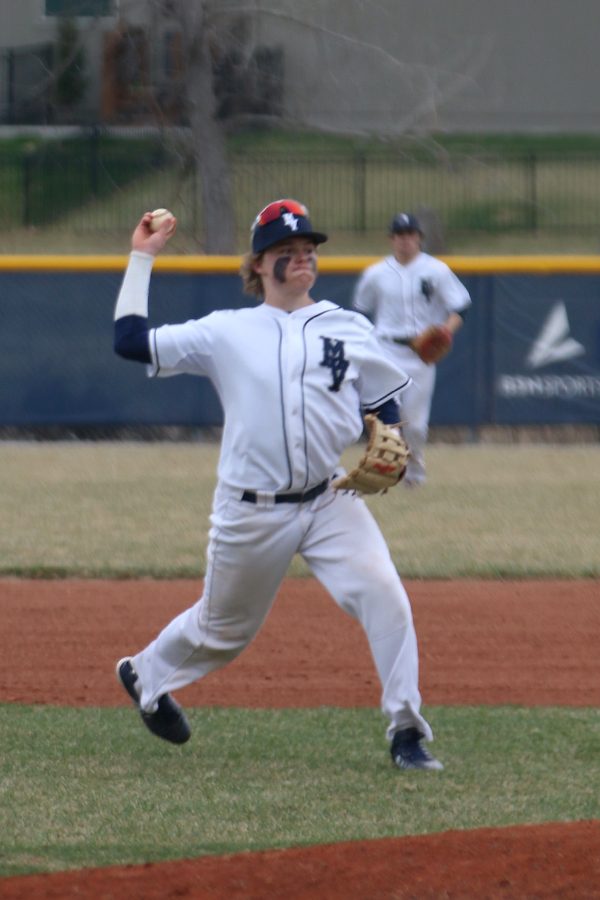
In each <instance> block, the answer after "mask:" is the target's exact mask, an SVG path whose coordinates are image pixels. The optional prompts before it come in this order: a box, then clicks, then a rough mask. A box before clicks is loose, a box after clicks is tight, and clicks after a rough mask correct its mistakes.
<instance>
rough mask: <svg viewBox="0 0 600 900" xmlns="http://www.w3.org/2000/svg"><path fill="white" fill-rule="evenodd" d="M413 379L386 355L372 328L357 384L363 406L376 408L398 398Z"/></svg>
mask: <svg viewBox="0 0 600 900" xmlns="http://www.w3.org/2000/svg"><path fill="white" fill-rule="evenodd" d="M411 381H412V379H411V378H410V376H409V375H407V374H406V372H404V371H403V370H402V369H400V368H398V366H397V365H396V364H395V363H394V362H393V361H392V360H391V359H390V358H389V357H388V356H386V355H385V353H384V351H383V348H382V347H381V344H380V343H379V341H378V339H377V337H376V335H375V332H374V331H373V330H371V331H370V332H369V334H368V336H367V338H366V341H365V344H364V348H363V358H362V360H361V365H360V375H359V378H358V385H357V386H358V393H359V397H360V404H361V406H362V407H363V408H364V409H374V408H375V407H378V406H381V405H382V404H384V403H386V402H387V401H388V400H393V399H397V398H398V396H399V394H401V393H402V391H404V390H405V389H406V388H407V387H408V386H409V384H410V383H411Z"/></svg>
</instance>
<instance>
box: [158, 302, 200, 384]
mask: <svg viewBox="0 0 600 900" xmlns="http://www.w3.org/2000/svg"><path fill="white" fill-rule="evenodd" d="M215 325H216V314H215V313H211V314H210V315H208V316H205V317H204V318H202V319H190V320H189V321H188V322H182V323H181V324H179V325H161V326H160V327H159V328H152V329H150V355H151V357H152V362H151V364H150V365H149V366H147V368H146V372H147V374H148V376H149V377H150V378H155V377H161V378H164V377H167V376H169V375H183V374H185V375H206V376H210V375H212V372H213V366H212V359H213V345H214V339H215Z"/></svg>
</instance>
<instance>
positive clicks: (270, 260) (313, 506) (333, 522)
mask: <svg viewBox="0 0 600 900" xmlns="http://www.w3.org/2000/svg"><path fill="white" fill-rule="evenodd" d="M149 223H150V214H149V213H146V214H145V215H144V216H143V217H142V218H141V220H140V222H139V223H138V225H137V227H136V229H135V231H134V232H133V237H132V253H131V256H130V260H129V264H128V267H127V270H126V273H125V277H124V280H123V283H122V286H121V290H120V293H119V296H118V300H117V304H116V309H115V349H116V352H117V353H119V354H120V355H121V356H124V357H126V358H128V359H132V360H136V361H138V362H141V363H144V364H146V366H147V371H148V374H149V375H150V376H157V375H158V376H162V375H176V374H179V373H188V374H192V375H202V376H206V377H208V378H210V379H211V381H212V383H213V384H214V386H215V389H216V391H217V392H218V395H219V398H220V400H221V403H222V406H223V410H224V415H225V424H224V430H223V439H222V447H221V454H220V460H219V465H218V481H217V487H216V490H215V496H214V501H213V509H212V515H211V526H212V527H211V529H210V533H209V546H208V554H207V560H208V561H207V571H206V577H205V582H204V592H203V594H202V596H201V597H200V599H199V600H198V602H197V603H195V604H194V605H193V606H192V607H191V608H190V609H187V610H186V611H185V612H182V613H181V614H180V615H178V616H177V617H176V618H175V619H174V620H173V621H172V622H171V623H170V624H168V625H167V626H166V627H165V628H164V629H163V631H161V633H160V634H159V635H158V636H157V637H156V639H155V640H153V641H152V642H151V643H150V644H149V645H148V646H147V647H145V648H143V649H142V650H139V651H138V652H137V653H135V654H134V655H132V656H130V657H126V658H125V659H122V660H120V661H119V663H118V664H117V675H118V678H119V680H120V682H121V684H122V686H123V687H124V689H125V690H126V691H127V693H128V695H129V696H130V698H131V699H132V700H133V702H134V704H135V705H136V707H137V708H138V710H139V712H140V714H141V717H142V720H143V722H144V724H145V725H146V726H147V727H148V728H149V729H150V731H152V732H153V733H154V734H156V735H158V736H159V737H161V738H164V739H166V740H168V741H171V742H173V743H176V744H180V743H184V742H185V741H187V740H188V738H189V737H190V727H189V724H188V721H187V718H186V716H185V714H184V712H183V710H182V709H181V707H180V706H179V705H178V704H177V703H176V701H175V700H174V699H173V697H172V696H171V692H172V691H176V690H178V689H179V688H182V687H184V686H185V685H187V684H190V683H191V682H192V681H195V680H197V679H199V678H202V677H204V676H205V675H207V674H208V673H209V672H211V671H213V670H215V669H218V668H220V667H221V666H224V665H226V664H227V663H228V662H231V660H233V659H234V658H235V657H236V656H238V654H239V653H241V652H242V650H243V649H244V648H245V647H246V646H247V645H248V644H249V643H250V641H251V640H252V639H253V638H254V637H255V635H256V634H257V632H258V631H259V629H260V627H261V625H262V623H263V622H264V620H265V618H266V616H267V614H268V612H269V610H270V608H271V606H272V604H273V602H274V599H275V595H276V593H277V590H278V588H279V585H280V583H281V581H282V579H283V578H284V576H285V574H286V571H287V569H288V566H289V564H290V561H291V559H292V557H293V556H294V554H295V553H300V554H301V555H302V557H303V558H304V559H305V560H306V562H307V564H308V565H309V567H310V568H311V570H312V572H313V573H314V575H315V576H316V577H317V578H318V579H319V580H320V581H321V583H322V584H323V585H324V586H325V587H326V589H327V590H328V591H329V593H330V594H331V595H332V597H333V598H334V600H335V601H336V603H338V605H339V606H340V607H341V608H342V609H343V610H345V611H346V612H347V613H349V614H350V615H352V616H354V617H355V618H356V619H358V621H359V622H360V623H361V625H362V626H363V628H364V630H365V632H366V635H367V638H368V641H369V644H370V647H371V652H372V654H373V659H374V661H375V665H376V668H377V672H378V675H379V678H380V679H381V685H382V701H381V702H382V710H383V712H384V714H385V716H386V718H387V720H388V727H387V737H388V739H389V741H390V748H391V754H392V759H393V761H394V763H395V765H397V766H398V767H399V768H403V769H441V768H442V765H441V763H440V762H439V761H438V760H436V759H434V757H433V756H431V754H430V753H429V752H428V750H427V749H426V747H425V746H424V743H425V741H429V740H431V739H432V732H431V728H430V726H429V724H428V723H427V722H426V721H425V719H424V718H423V716H422V714H421V697H420V694H419V687H418V654H417V640H416V635H415V629H414V625H413V619H412V613H411V607H410V603H409V600H408V597H407V595H406V591H405V589H404V587H403V585H402V583H401V581H400V578H399V577H398V574H397V572H396V569H395V567H394V565H393V563H392V560H391V558H390V554H389V551H388V548H387V546H386V543H385V541H384V538H383V536H382V534H381V532H380V530H379V528H378V526H377V524H376V522H375V520H374V519H373V517H372V516H371V514H370V512H369V510H368V508H367V506H366V504H365V503H364V501H363V500H362V499H361V497H360V496H358V495H356V494H355V493H352V492H348V491H343V490H337V489H336V487H335V485H334V484H333V483H332V482H334V481H335V479H336V477H337V478H339V477H341V476H342V475H343V471H342V470H341V469H340V468H339V463H338V460H339V456H340V454H341V453H342V452H343V451H344V450H345V449H346V448H347V447H348V446H349V445H350V444H352V443H354V442H356V441H357V440H358V439H359V437H360V436H361V433H362V429H363V420H362V416H361V410H362V411H363V412H364V413H367V412H369V413H375V414H376V415H377V416H379V417H380V419H383V421H384V422H388V423H394V422H397V421H398V408H397V403H396V400H395V398H396V397H397V395H398V394H399V392H401V391H403V390H404V389H405V388H406V387H407V386H408V384H409V381H410V379H409V378H408V376H407V375H406V374H405V373H404V372H403V371H400V370H399V369H398V367H397V366H396V365H394V364H392V362H391V361H390V360H389V359H387V358H385V357H384V356H383V354H382V353H381V348H380V346H379V344H378V342H377V339H376V337H375V334H374V329H373V327H372V325H371V324H370V323H369V322H368V320H367V319H366V318H365V317H364V316H361V315H358V314H357V313H354V312H352V311H348V310H344V309H342V308H340V307H339V306H336V305H335V304H334V303H330V302H329V301H327V300H321V301H314V300H313V299H312V298H311V296H310V291H311V289H312V288H313V285H314V283H315V280H316V274H317V245H318V244H321V243H322V242H324V241H325V240H327V237H326V235H324V234H322V233H320V232H318V231H315V230H314V229H313V227H312V225H311V222H310V219H309V217H308V211H307V209H306V208H305V207H304V206H303V205H302V204H301V203H298V202H297V201H295V200H277V201H274V202H273V203H270V204H269V205H268V206H266V207H265V208H264V209H263V210H262V211H261V212H260V213H259V214H258V216H257V218H256V220H255V222H254V225H253V228H252V238H251V252H250V253H249V254H248V255H247V256H246V257H245V259H244V262H243V265H242V279H243V282H244V287H245V290H246V292H247V293H250V294H254V295H256V296H257V297H258V298H259V300H260V301H261V302H259V304H258V305H256V306H253V307H251V308H244V309H238V310H221V311H216V312H212V313H210V314H209V315H207V316H205V317H203V318H201V319H197V320H192V321H188V322H185V323H183V324H178V325H163V326H161V327H159V328H149V327H148V321H147V316H148V292H149V286H150V278H151V271H152V264H153V261H154V257H155V256H156V254H157V253H159V251H160V250H162V248H163V247H164V245H165V244H166V242H167V240H168V237H169V235H170V234H172V229H171V231H169V223H168V222H166V223H165V224H164V225H161V226H160V227H159V229H158V231H156V232H154V233H153V232H152V231H151V230H150V227H149ZM380 425H381V422H380ZM384 427H385V428H388V430H393V429H390V427H389V426H384ZM390 467H391V465H388V464H387V463H386V464H384V465H382V466H381V469H382V471H384V472H385V471H386V470H387V469H389V468H390ZM401 474H402V473H400V474H399V475H398V476H397V477H396V480H398V478H399V477H401Z"/></svg>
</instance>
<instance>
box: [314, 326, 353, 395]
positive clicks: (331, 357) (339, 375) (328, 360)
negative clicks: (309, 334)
mask: <svg viewBox="0 0 600 900" xmlns="http://www.w3.org/2000/svg"><path fill="white" fill-rule="evenodd" d="M321 340H322V341H323V359H322V360H321V362H320V363H319V365H320V366H326V368H328V369H331V377H332V383H331V384H330V385H329V386H328V387H329V390H330V391H339V389H340V385H341V383H342V381H343V380H344V375H345V374H346V370H347V369H348V366H349V365H350V363H349V362H348V360H347V359H346V357H345V356H344V342H343V341H336V340H334V339H333V338H328V337H324V336H323V335H321Z"/></svg>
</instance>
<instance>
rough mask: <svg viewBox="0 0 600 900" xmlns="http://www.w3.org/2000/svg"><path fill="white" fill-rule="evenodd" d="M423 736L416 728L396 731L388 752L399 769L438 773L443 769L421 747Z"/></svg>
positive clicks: (436, 760)
mask: <svg viewBox="0 0 600 900" xmlns="http://www.w3.org/2000/svg"><path fill="white" fill-rule="evenodd" d="M422 742H423V735H422V734H421V732H420V731H418V730H417V729H416V728H403V729H402V731H397V732H396V733H395V735H394V737H393V740H392V746H391V748H390V752H391V754H392V761H393V763H394V765H395V766H398V768H399V769H427V770H429V771H430V772H440V771H441V770H442V769H443V768H444V767H443V765H442V764H441V762H440V761H439V759H436V758H435V756H432V755H431V753H429V751H428V750H426V749H425V747H424V746H423V743H422Z"/></svg>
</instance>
